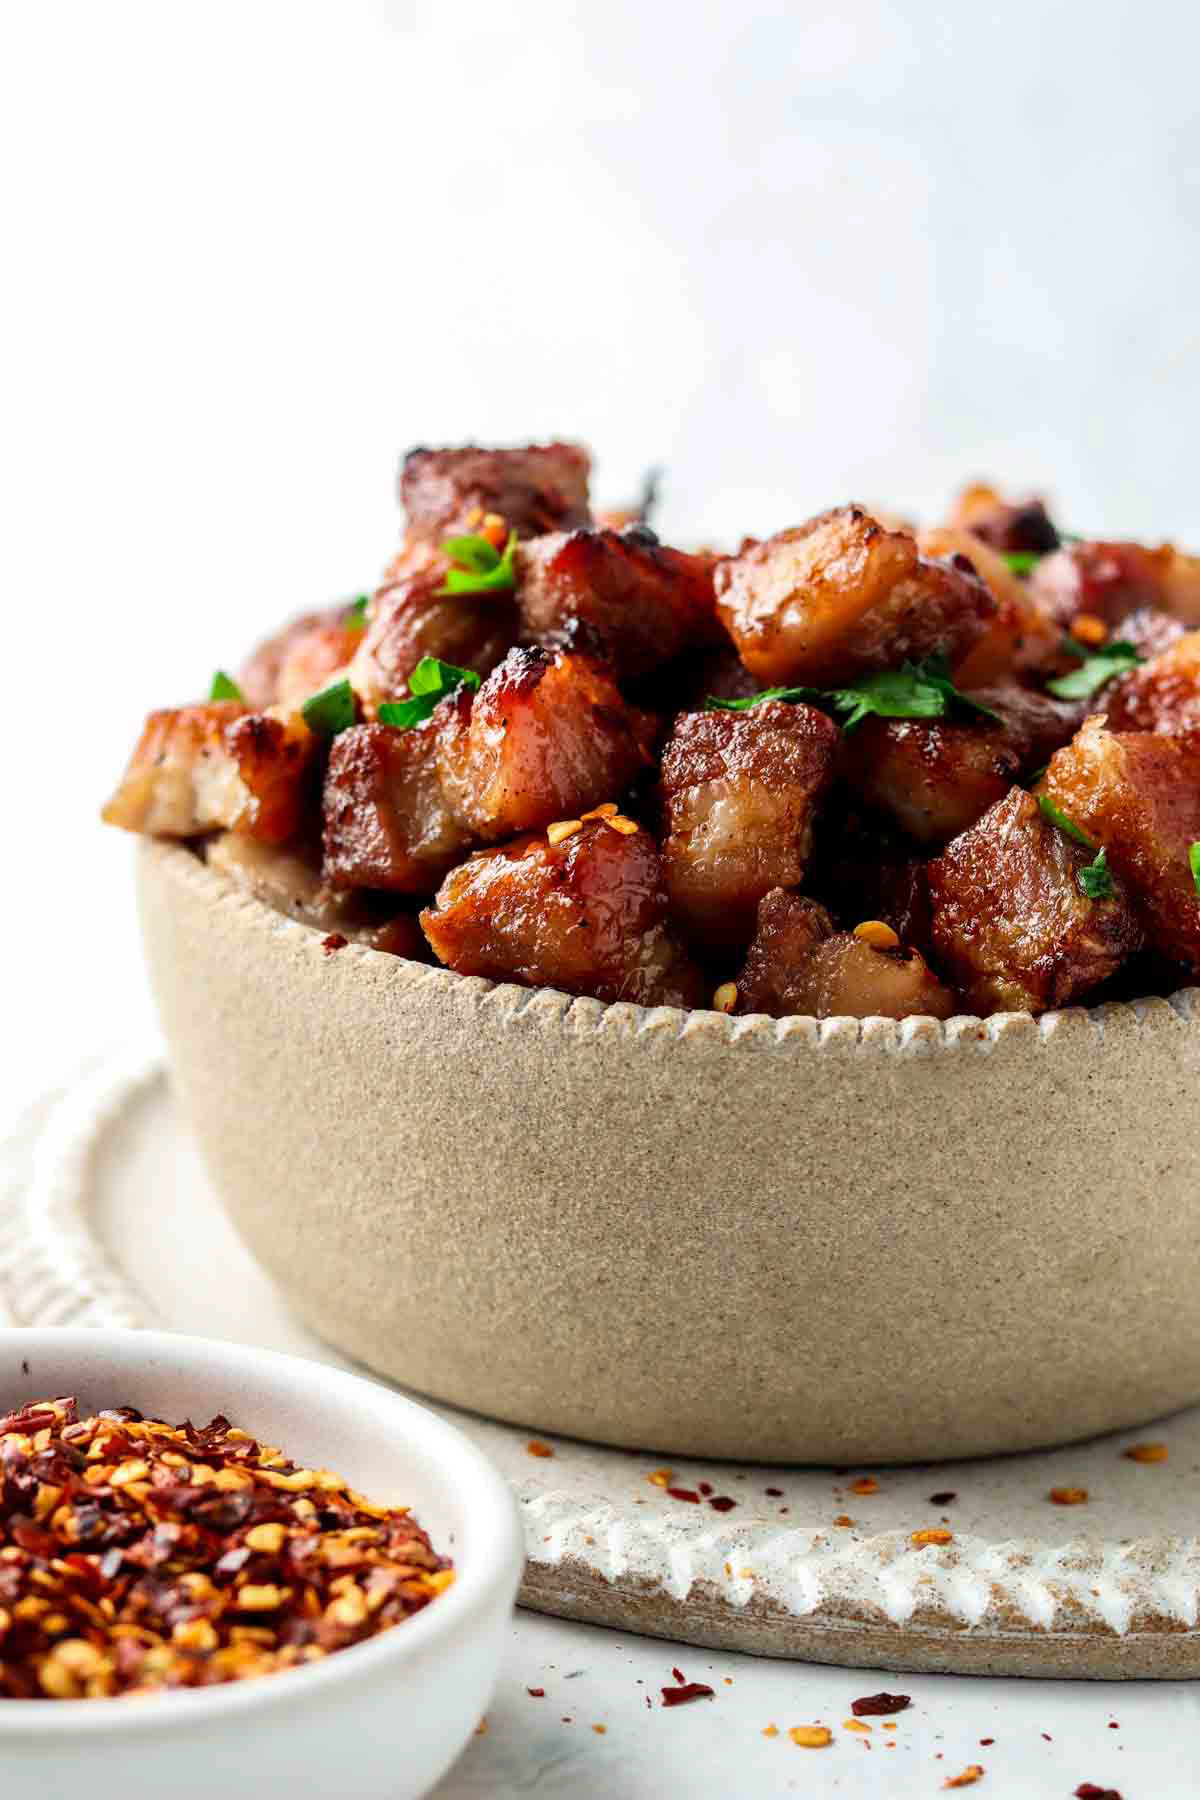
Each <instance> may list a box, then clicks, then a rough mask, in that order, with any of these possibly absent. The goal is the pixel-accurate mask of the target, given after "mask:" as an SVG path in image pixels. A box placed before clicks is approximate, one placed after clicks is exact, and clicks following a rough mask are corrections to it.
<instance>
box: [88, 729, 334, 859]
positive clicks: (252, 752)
mask: <svg viewBox="0 0 1200 1800" xmlns="http://www.w3.org/2000/svg"><path fill="white" fill-rule="evenodd" d="M316 755H317V740H316V738H314V737H313V735H312V733H311V732H310V731H309V729H308V727H307V725H305V723H304V721H303V719H301V718H300V717H299V716H298V715H296V714H289V715H286V716H282V717H276V716H274V715H273V714H272V713H261V712H250V711H248V709H247V708H246V707H244V706H243V705H242V704H241V703H240V702H239V701H236V700H214V701H209V702H208V703H207V704H206V705H203V706H181V707H176V708H174V709H171V710H166V711H163V712H155V713H151V714H150V717H149V718H148V719H147V720H146V724H145V728H144V730H143V732H142V735H141V737H140V739H139V740H138V743H137V746H136V748H135V749H134V752H133V755H132V757H131V758H130V761H129V766H128V768H127V769H126V771H125V774H124V775H123V776H122V778H121V782H120V785H119V786H118V788H117V791H116V793H115V794H114V795H113V797H112V799H111V800H110V801H109V803H108V805H107V806H106V807H105V808H104V812H103V817H104V819H105V821H106V823H107V824H109V825H120V826H123V827H124V829H125V830H126V831H142V832H146V833H147V834H148V835H150V836H151V837H180V838H188V837H199V836H201V835H202V834H203V833H204V832H207V831H214V830H217V829H218V828H223V829H225V830H233V831H239V832H243V833H244V834H246V835H247V836H249V837H254V838H260V839H261V840H262V841H263V842H264V843H267V844H282V843H286V842H287V841H288V840H289V839H290V838H293V837H295V836H297V834H298V833H299V832H300V830H301V828H302V827H303V825H304V822H305V818H306V814H307V809H308V804H309V801H310V799H311V798H312V772H313V767H314V763H315V759H316Z"/></svg>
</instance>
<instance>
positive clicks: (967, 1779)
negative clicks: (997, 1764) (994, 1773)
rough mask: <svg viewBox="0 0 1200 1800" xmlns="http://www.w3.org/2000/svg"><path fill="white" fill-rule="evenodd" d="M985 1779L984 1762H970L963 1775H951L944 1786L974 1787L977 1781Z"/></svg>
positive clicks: (944, 1782)
mask: <svg viewBox="0 0 1200 1800" xmlns="http://www.w3.org/2000/svg"><path fill="white" fill-rule="evenodd" d="M982 1780H983V1764H982V1763H970V1764H968V1766H967V1767H966V1768H965V1769H964V1770H963V1772H962V1774H961V1775H950V1776H948V1777H947V1779H946V1780H945V1781H943V1783H942V1786H943V1787H947V1788H964V1787H974V1786H975V1783H976V1782H977V1781H982Z"/></svg>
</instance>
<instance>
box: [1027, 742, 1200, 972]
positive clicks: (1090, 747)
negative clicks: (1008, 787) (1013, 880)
mask: <svg viewBox="0 0 1200 1800" xmlns="http://www.w3.org/2000/svg"><path fill="white" fill-rule="evenodd" d="M1042 789H1043V791H1044V792H1045V793H1046V795H1047V796H1048V797H1049V799H1050V800H1051V801H1052V802H1053V803H1054V805H1055V806H1057V807H1058V808H1059V810H1060V811H1061V812H1063V813H1065V814H1066V816H1067V817H1068V818H1069V819H1070V820H1072V821H1073V823H1074V824H1075V825H1077V826H1078V827H1079V828H1080V830H1081V831H1084V832H1086V833H1087V835H1088V836H1089V837H1090V838H1092V839H1093V840H1094V841H1095V842H1096V843H1098V844H1103V846H1104V849H1105V850H1106V852H1107V854H1108V861H1109V864H1110V866H1111V867H1112V868H1113V869H1115V870H1116V871H1117V873H1118V874H1119V875H1121V876H1123V877H1124V879H1125V881H1126V882H1127V883H1128V884H1129V887H1130V889H1131V891H1132V893H1133V895H1134V897H1135V901H1136V904H1137V906H1138V910H1139V912H1140V913H1141V915H1142V920H1143V922H1144V924H1145V927H1146V935H1147V937H1148V938H1149V939H1150V941H1151V943H1152V944H1153V946H1154V948H1155V949H1157V950H1160V951H1161V952H1162V953H1163V955H1164V956H1166V957H1169V958H1170V959H1171V960H1172V961H1173V962H1178V963H1183V964H1184V965H1186V967H1188V968H1189V969H1191V970H1192V972H1193V973H1194V974H1200V894H1198V893H1197V891H1196V882H1195V880H1194V878H1193V875H1192V871H1191V867H1190V865H1189V860H1188V855H1189V851H1190V848H1191V846H1192V845H1193V844H1194V843H1197V842H1200V732H1195V731H1192V732H1188V733H1185V734H1182V735H1180V736H1178V737H1167V736H1164V735H1162V734H1160V733H1156V732H1141V731H1122V732H1114V731H1110V730H1108V728H1107V726H1106V725H1105V721H1104V718H1103V716H1100V717H1095V718H1091V719H1088V721H1087V722H1086V724H1085V725H1084V726H1083V728H1082V730H1081V731H1079V732H1077V733H1076V735H1075V737H1074V738H1073V740H1072V741H1071V743H1069V744H1068V745H1067V747H1066V749H1064V750H1059V751H1058V752H1057V753H1056V754H1055V755H1054V756H1052V757H1051V759H1050V767H1049V768H1048V769H1047V771H1046V775H1045V778H1044V780H1043V782H1042Z"/></svg>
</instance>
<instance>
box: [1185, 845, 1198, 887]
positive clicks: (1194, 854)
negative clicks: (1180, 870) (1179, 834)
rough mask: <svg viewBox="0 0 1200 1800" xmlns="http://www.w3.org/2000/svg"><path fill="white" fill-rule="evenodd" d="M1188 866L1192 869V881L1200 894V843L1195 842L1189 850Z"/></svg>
mask: <svg viewBox="0 0 1200 1800" xmlns="http://www.w3.org/2000/svg"><path fill="white" fill-rule="evenodd" d="M1188 867H1189V868H1190V869H1191V871H1192V882H1193V884H1194V886H1195V889H1196V892H1197V893H1198V894H1200V843H1197V844H1193V845H1192V847H1191V849H1190V850H1189V851H1188Z"/></svg>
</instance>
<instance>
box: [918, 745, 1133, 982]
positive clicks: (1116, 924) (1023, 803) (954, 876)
mask: <svg viewBox="0 0 1200 1800" xmlns="http://www.w3.org/2000/svg"><path fill="white" fill-rule="evenodd" d="M1063 754H1065V752H1062V751H1060V752H1059V755H1063ZM1094 855H1095V852H1094V851H1091V850H1088V849H1085V848H1084V847H1083V845H1081V844H1078V843H1076V842H1075V841H1074V839H1073V838H1071V837H1069V836H1068V835H1067V833H1066V832H1065V831H1061V830H1060V829H1059V828H1058V826H1056V825H1052V824H1051V823H1050V821H1049V820H1048V819H1046V818H1045V817H1044V816H1043V814H1042V812H1041V810H1040V809H1039V807H1038V803H1037V801H1036V800H1035V799H1034V798H1033V796H1032V795H1030V794H1027V793H1026V792H1025V791H1024V790H1023V789H1022V788H1018V787H1014V788H1013V789H1012V790H1011V792H1010V793H1009V794H1008V795H1007V797H1006V798H1005V799H1003V800H1000V801H997V803H996V805H995V806H993V807H991V808H990V810H989V811H988V812H986V813H985V814H984V816H983V818H982V819H980V821H979V823H978V824H977V825H973V826H972V827H971V829H970V830H969V831H965V832H963V834H962V836H961V837H957V838H955V840H954V842H953V843H952V844H950V845H948V846H947V848H946V849H945V850H944V851H943V853H942V855H941V856H940V857H938V858H937V859H936V861H934V862H931V863H930V864H929V868H928V871H927V875H928V882H929V902H930V909H931V928H930V929H931V939H932V944H933V949H934V952H935V955H936V958H937V961H938V964H939V966H940V967H941V968H943V969H944V970H945V971H946V973H947V974H948V975H949V976H950V977H951V979H952V980H953V981H954V982H955V983H956V984H957V986H958V987H959V988H961V990H962V992H963V993H964V994H965V995H966V997H967V999H968V1001H969V1002H970V1004H971V1006H972V1007H973V1008H974V1010H975V1011H976V1012H978V1013H981V1014H986V1013H990V1012H996V1011H1001V1012H1003V1011H1009V1012H1022V1011H1026V1010H1028V1011H1029V1012H1044V1011H1045V1009H1046V1008H1047V1007H1050V1006H1064V1005H1065V1004H1066V1003H1067V1001H1069V1000H1073V999H1076V998H1077V997H1078V996H1080V995H1082V994H1086V993H1087V992H1088V990H1089V989H1090V988H1094V987H1096V986H1097V984H1098V983H1099V982H1101V981H1104V980H1106V979H1107V977H1108V976H1110V975H1112V974H1113V973H1114V971H1115V970H1116V969H1117V968H1118V967H1119V966H1120V964H1121V962H1122V961H1123V960H1124V958H1125V957H1126V956H1128V955H1130V953H1131V952H1132V951H1134V950H1137V949H1138V948H1139V946H1140V944H1141V941H1142V933H1141V928H1140V926H1139V924H1138V921H1137V918H1136V916H1135V914H1134V912H1133V909H1132V907H1131V905H1130V902H1129V898H1128V895H1127V892H1126V889H1125V887H1124V884H1123V883H1122V881H1121V879H1120V877H1119V875H1114V877H1113V889H1114V891H1113V894H1112V897H1111V898H1110V899H1107V900H1089V899H1088V897H1087V895H1086V894H1085V892H1084V891H1083V888H1082V887H1081V885H1080V881H1079V872H1080V870H1081V869H1083V868H1084V867H1086V866H1087V865H1088V864H1089V863H1091V862H1092V860H1093V858H1094Z"/></svg>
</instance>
